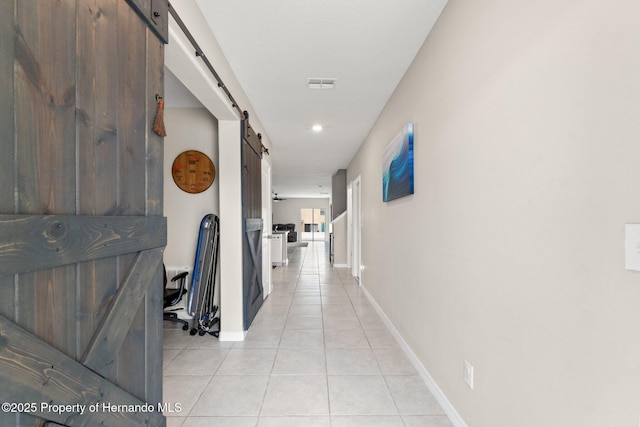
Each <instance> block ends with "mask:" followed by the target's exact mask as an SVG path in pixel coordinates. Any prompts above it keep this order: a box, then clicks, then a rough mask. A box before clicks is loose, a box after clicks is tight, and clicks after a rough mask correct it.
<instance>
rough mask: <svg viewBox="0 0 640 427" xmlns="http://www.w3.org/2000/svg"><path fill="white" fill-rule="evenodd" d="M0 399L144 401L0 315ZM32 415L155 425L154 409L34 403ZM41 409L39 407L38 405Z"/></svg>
mask: <svg viewBox="0 0 640 427" xmlns="http://www.w3.org/2000/svg"><path fill="white" fill-rule="evenodd" d="M0 382H1V383H2V384H3V387H1V388H0V401H2V402H36V403H38V405H40V403H41V402H45V403H47V402H49V403H51V404H65V405H76V404H78V405H90V404H102V403H103V402H104V403H110V404H114V405H144V403H143V402H141V401H139V400H138V399H136V398H135V397H133V396H131V395H130V394H128V393H127V392H125V391H124V390H122V389H120V388H119V387H117V386H115V385H114V384H112V383H110V382H109V381H107V380H105V379H104V378H102V377H101V376H100V375H98V374H96V373H95V372H93V371H92V370H90V369H88V368H87V367H85V366H83V365H82V364H80V363H78V362H76V361H75V360H73V359H72V358H70V357H69V356H67V355H65V354H64V353H62V352H60V351H58V350H56V349H54V348H53V347H51V346H50V345H48V344H47V343H45V342H44V341H42V340H41V339H39V338H37V337H36V336H34V335H32V334H30V333H29V332H27V331H25V330H23V329H22V328H20V327H18V326H17V325H15V324H14V323H12V322H11V321H9V320H8V319H7V318H6V317H4V316H0ZM36 409H37V410H36V411H35V412H33V415H36V416H39V417H41V418H44V419H45V420H49V421H54V422H56V423H59V424H63V425H86V426H92V425H101V424H100V423H103V424H102V425H106V426H111V427H120V426H122V427H124V426H128V427H134V426H135V427H137V426H145V425H147V426H156V425H160V423H161V422H163V417H162V415H161V414H159V413H157V412H138V413H137V412H130V411H117V412H111V411H105V410H102V406H100V409H101V410H100V411H96V412H90V411H85V412H84V413H83V414H80V413H74V414H73V415H71V416H70V415H69V413H63V414H57V413H54V412H50V411H47V408H46V407H45V408H42V407H38V408H36ZM42 409H44V410H42Z"/></svg>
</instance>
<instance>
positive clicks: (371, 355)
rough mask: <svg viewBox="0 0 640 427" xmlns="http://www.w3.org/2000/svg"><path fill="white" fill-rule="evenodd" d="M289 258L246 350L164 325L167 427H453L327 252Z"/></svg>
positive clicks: (311, 250)
mask: <svg viewBox="0 0 640 427" xmlns="http://www.w3.org/2000/svg"><path fill="white" fill-rule="evenodd" d="M289 253H290V258H289V264H288V265H285V266H282V267H278V268H277V269H275V270H273V271H272V272H273V283H274V289H273V292H272V293H271V295H269V297H268V298H267V299H266V300H265V302H264V304H263V306H262V308H261V309H260V312H259V313H258V315H257V316H256V319H255V321H254V323H253V325H252V326H251V328H250V330H249V332H248V333H247V336H246V339H245V341H243V342H236V343H232V342H219V341H218V340H217V339H216V338H213V337H211V336H209V335H207V336H204V337H200V336H195V337H193V336H190V335H189V333H188V332H185V331H182V330H181V329H179V327H177V326H176V327H174V326H172V325H171V324H169V323H168V322H165V334H164V338H165V341H164V362H163V363H164V398H163V400H164V401H165V402H170V403H180V404H181V405H182V411H180V412H175V413H167V414H165V415H167V427H211V426H228V427H236V426H238V427H239V426H247V427H272V426H273V427H288V426H293V427H307V426H308V427H316V426H317V427H359V426H363V427H365V426H366V427H386V426H389V427H395V426H398V427H402V426H405V427H409V426H411V427H418V426H421V427H452V424H451V423H450V421H449V419H448V418H447V416H446V415H445V414H444V412H443V410H442V409H441V408H440V406H439V405H438V402H437V401H436V400H435V398H434V397H433V395H432V394H431V393H430V392H429V390H428V389H427V387H426V386H425V384H424V382H423V381H422V379H421V378H420V377H419V376H418V374H417V372H416V370H415V369H414V367H413V366H412V364H411V363H410V361H409V360H408V359H407V357H406V356H405V354H404V353H403V351H402V349H401V348H400V347H399V346H398V344H397V343H396V341H395V339H394V338H393V336H392V335H391V333H390V332H389V331H388V330H387V328H386V326H385V324H384V323H383V322H382V321H381V319H380V318H379V316H378V314H377V313H376V311H375V309H374V308H373V307H372V306H371V305H370V303H369V301H368V300H367V298H366V296H365V295H364V294H363V293H362V291H361V290H360V288H359V286H358V283H357V282H356V281H355V280H354V279H353V278H352V277H351V275H350V272H349V270H347V269H335V268H333V267H332V266H331V265H330V264H329V262H328V252H327V249H326V245H325V244H324V243H323V242H315V243H310V244H309V246H308V247H306V248H305V247H297V248H290V249H289Z"/></svg>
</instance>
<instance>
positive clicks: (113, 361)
mask: <svg viewBox="0 0 640 427" xmlns="http://www.w3.org/2000/svg"><path fill="white" fill-rule="evenodd" d="M152 5H153V6H155V8H153V7H152ZM166 19H167V10H166V3H164V4H163V2H143V1H140V2H138V1H134V0H131V1H130V2H129V3H126V2H123V1H119V0H59V1H56V2H50V1H19V2H18V1H3V2H0V149H1V150H0V151H1V152H2V155H1V156H0V182H2V184H1V185H0V384H2V387H0V401H2V402H5V403H29V402H30V403H33V404H35V405H31V406H27V405H22V406H15V407H9V408H8V409H9V410H8V411H6V410H4V411H2V412H0V425H2V426H8V427H13V426H20V427H26V426H34V427H35V426H43V425H61V426H80V425H83V426H94V425H105V426H142V425H148V426H152V425H153V426H163V425H165V419H164V417H163V416H162V412H161V411H162V408H161V407H160V406H159V403H161V402H162V315H161V313H162V284H163V281H162V248H163V247H164V246H165V244H166V220H165V218H164V217H163V216H162V182H163V180H162V164H163V149H162V140H161V138H160V137H158V136H156V135H155V134H153V133H151V131H150V129H151V126H152V124H153V119H154V115H155V111H156V102H157V101H156V98H155V94H159V95H162V90H163V63H164V44H163V41H164V40H166V39H162V38H158V37H157V36H158V35H160V34H162V33H163V32H164V31H165V29H163V28H158V26H161V27H165V26H166ZM152 21H153V22H152ZM154 26H155V27H156V28H152V27H154ZM125 28H126V31H123V30H122V29H125ZM118 30H119V31H118ZM103 404H113V405H146V404H149V405H150V406H148V408H149V409H150V410H149V411H148V412H141V411H137V412H135V411H130V412H127V411H109V410H104V406H102V405H103ZM50 405H70V407H71V408H75V409H69V410H65V411H55V410H52V409H51V408H52V406H50ZM93 405H95V406H93ZM92 406H93V409H94V410H89V408H90V407H92ZM80 408H84V410H80ZM3 409H5V407H3Z"/></svg>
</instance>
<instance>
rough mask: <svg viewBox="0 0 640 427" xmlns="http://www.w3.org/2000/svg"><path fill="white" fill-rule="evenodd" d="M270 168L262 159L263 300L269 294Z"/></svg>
mask: <svg viewBox="0 0 640 427" xmlns="http://www.w3.org/2000/svg"><path fill="white" fill-rule="evenodd" d="M271 203H272V201H271V167H270V165H269V162H267V160H266V159H265V158H263V159H262V224H263V228H262V288H263V290H264V295H263V296H262V297H263V298H266V297H267V296H268V295H269V294H270V293H271V222H272V221H271Z"/></svg>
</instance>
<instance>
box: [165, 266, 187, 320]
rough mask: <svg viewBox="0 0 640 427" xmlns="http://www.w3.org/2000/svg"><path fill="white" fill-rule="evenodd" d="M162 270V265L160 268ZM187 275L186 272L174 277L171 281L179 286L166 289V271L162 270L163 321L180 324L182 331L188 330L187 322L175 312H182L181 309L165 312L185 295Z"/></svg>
mask: <svg viewBox="0 0 640 427" xmlns="http://www.w3.org/2000/svg"><path fill="white" fill-rule="evenodd" d="M162 267H163V268H164V265H163V266H162ZM188 275H189V272H188V271H183V272H182V273H180V274H178V275H176V276H174V277H173V278H172V279H171V281H172V282H175V281H177V280H179V281H180V286H179V287H178V288H177V289H171V288H167V270H166V268H165V270H164V303H163V309H165V310H164V312H163V313H162V318H163V320H168V321H169V322H175V323H182V329H183V330H185V331H187V330H189V322H187V321H186V320H183V319H180V318H179V317H178V314H177V313H176V311H178V310H182V308H177V309H173V310H166V309H167V308H168V307H173V306H175V305H176V304H178V303H179V302H180V300H182V296H183V295H184V294H186V293H187V289H186V285H185V284H186V281H187V276H188Z"/></svg>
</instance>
